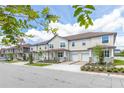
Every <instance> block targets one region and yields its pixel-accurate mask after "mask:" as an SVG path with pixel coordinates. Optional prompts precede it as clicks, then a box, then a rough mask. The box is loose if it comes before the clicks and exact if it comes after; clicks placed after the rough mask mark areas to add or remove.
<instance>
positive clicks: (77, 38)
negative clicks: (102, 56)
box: [64, 32, 117, 40]
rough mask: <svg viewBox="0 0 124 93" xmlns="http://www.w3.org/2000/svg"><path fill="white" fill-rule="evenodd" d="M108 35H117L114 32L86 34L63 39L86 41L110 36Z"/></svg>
mask: <svg viewBox="0 0 124 93" xmlns="http://www.w3.org/2000/svg"><path fill="white" fill-rule="evenodd" d="M110 34H115V35H116V34H117V33H115V32H86V33H80V34H76V35H71V36H66V37H64V38H65V39H67V40H79V39H87V38H92V37H97V36H102V35H110Z"/></svg>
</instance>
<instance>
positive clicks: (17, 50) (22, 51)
mask: <svg viewBox="0 0 124 93" xmlns="http://www.w3.org/2000/svg"><path fill="white" fill-rule="evenodd" d="M29 52H30V46H29V45H19V46H12V47H7V48H2V49H1V56H3V57H8V56H9V54H12V55H13V58H14V59H19V60H27V59H28V56H29V55H28V53H29Z"/></svg>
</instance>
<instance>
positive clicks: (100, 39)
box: [1, 32, 117, 63]
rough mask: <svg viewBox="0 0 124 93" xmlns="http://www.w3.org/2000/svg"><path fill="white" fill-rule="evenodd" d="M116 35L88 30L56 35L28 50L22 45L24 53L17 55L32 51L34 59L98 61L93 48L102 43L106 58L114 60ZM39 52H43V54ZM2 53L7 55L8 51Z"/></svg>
mask: <svg viewBox="0 0 124 93" xmlns="http://www.w3.org/2000/svg"><path fill="white" fill-rule="evenodd" d="M116 35H117V33H114V32H86V33H80V34H76V35H71V36H66V37H61V36H58V35H55V36H54V37H53V38H51V39H50V40H48V41H44V42H41V43H37V44H34V45H30V46H28V48H27V52H25V51H24V50H25V48H24V47H22V48H23V49H22V50H23V53H22V52H21V53H17V55H18V56H19V55H21V56H24V55H26V54H27V53H29V52H31V53H32V54H33V59H34V60H58V61H60V62H65V61H69V62H70V61H81V62H83V63H87V62H97V58H96V56H95V55H94V53H93V48H94V47H95V46H96V45H101V46H102V47H103V49H104V60H105V61H106V62H112V61H113V58H114V48H115V40H116ZM6 50H7V49H5V50H4V51H6ZM1 51H2V50H1ZM39 52H42V56H41V55H39ZM1 53H2V52H1ZM2 54H3V55H6V53H2Z"/></svg>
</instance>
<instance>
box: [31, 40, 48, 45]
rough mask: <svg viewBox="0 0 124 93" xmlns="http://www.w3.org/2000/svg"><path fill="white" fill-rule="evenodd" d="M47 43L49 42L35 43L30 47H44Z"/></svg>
mask: <svg viewBox="0 0 124 93" xmlns="http://www.w3.org/2000/svg"><path fill="white" fill-rule="evenodd" d="M48 42H49V40H47V41H43V42H40V43H36V44H33V45H31V46H38V45H45V44H47V43H48Z"/></svg>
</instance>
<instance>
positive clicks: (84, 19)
mask: <svg viewBox="0 0 124 93" xmlns="http://www.w3.org/2000/svg"><path fill="white" fill-rule="evenodd" d="M73 8H74V9H75V11H74V17H77V22H78V23H79V24H80V26H85V29H87V28H88V27H89V26H90V25H91V26H92V25H93V22H92V19H91V18H90V15H91V14H92V12H93V11H94V10H95V7H94V6H92V5H85V6H82V5H73Z"/></svg>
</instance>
